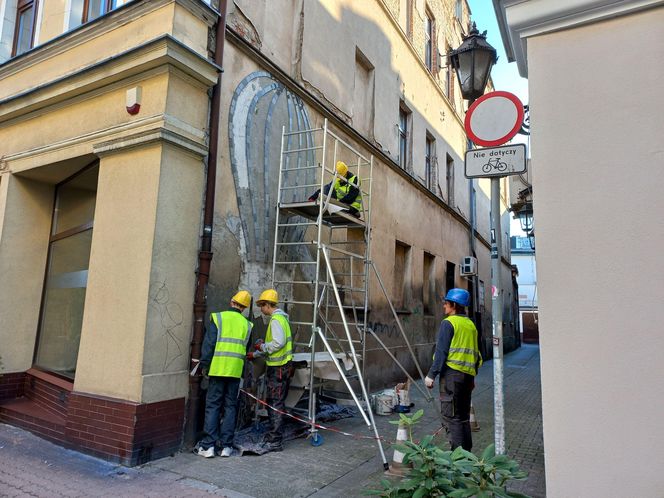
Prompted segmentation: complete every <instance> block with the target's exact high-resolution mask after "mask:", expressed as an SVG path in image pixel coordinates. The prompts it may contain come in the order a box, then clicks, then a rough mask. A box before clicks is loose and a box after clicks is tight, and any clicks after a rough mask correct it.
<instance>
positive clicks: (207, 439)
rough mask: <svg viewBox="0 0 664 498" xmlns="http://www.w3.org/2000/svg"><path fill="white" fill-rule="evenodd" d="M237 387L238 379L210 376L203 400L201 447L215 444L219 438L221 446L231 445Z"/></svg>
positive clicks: (233, 431) (238, 384) (227, 446)
mask: <svg viewBox="0 0 664 498" xmlns="http://www.w3.org/2000/svg"><path fill="white" fill-rule="evenodd" d="M239 389H240V379H237V378H235V377H215V376H210V383H209V386H208V390H207V398H206V400H205V425H204V427H203V431H204V432H205V436H204V437H203V439H201V442H200V443H199V445H200V446H201V447H202V448H203V449H208V448H210V447H211V446H215V443H216V442H217V441H219V440H220V439H221V446H222V448H232V447H233V436H234V435H235V419H236V417H237V395H238V391H239ZM222 412H223V413H222ZM222 415H223V419H222Z"/></svg>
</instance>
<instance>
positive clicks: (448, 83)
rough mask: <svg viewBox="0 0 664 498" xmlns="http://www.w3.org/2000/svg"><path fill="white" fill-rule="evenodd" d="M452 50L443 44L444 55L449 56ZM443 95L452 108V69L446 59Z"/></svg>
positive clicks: (448, 59) (448, 60)
mask: <svg viewBox="0 0 664 498" xmlns="http://www.w3.org/2000/svg"><path fill="white" fill-rule="evenodd" d="M451 50H452V49H451V48H450V46H449V45H448V44H445V53H446V54H449V53H450V51H451ZM445 95H446V96H447V98H448V99H449V101H450V102H451V103H452V106H454V68H453V67H452V64H450V58H449V57H448V58H447V65H446V66H445Z"/></svg>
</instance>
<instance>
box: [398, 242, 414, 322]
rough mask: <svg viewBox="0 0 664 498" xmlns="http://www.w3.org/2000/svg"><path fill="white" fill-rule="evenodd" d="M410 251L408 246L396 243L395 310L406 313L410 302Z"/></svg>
mask: <svg viewBox="0 0 664 498" xmlns="http://www.w3.org/2000/svg"><path fill="white" fill-rule="evenodd" d="M410 251H411V248H410V246H409V245H408V244H404V243H403V242H400V241H398V240H397V241H396V242H395V245H394V308H395V309H396V310H397V311H405V310H406V309H407V307H408V303H409V302H410V294H411V289H410V282H411V270H410Z"/></svg>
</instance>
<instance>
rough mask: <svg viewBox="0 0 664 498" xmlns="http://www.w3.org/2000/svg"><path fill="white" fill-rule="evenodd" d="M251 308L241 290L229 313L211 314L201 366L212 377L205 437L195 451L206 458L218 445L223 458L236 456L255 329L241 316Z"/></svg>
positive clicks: (245, 293)
mask: <svg viewBox="0 0 664 498" xmlns="http://www.w3.org/2000/svg"><path fill="white" fill-rule="evenodd" d="M250 305H251V295H250V294H249V293H248V292H247V291H244V290H241V291H239V292H238V293H237V294H235V295H234V296H233V298H232V299H231V302H230V308H229V309H228V310H227V311H222V312H221V313H219V312H217V313H211V314H210V325H209V327H207V331H206V333H205V338H204V339H203V348H202V352H201V365H202V367H203V371H204V372H205V370H207V374H208V377H209V384H208V389H207V397H206V399H205V425H204V427H203V431H204V433H205V435H204V437H203V439H201V440H200V442H199V443H198V444H197V445H196V446H195V447H194V452H195V453H196V454H197V455H200V456H202V457H205V458H211V457H213V456H214V454H215V446H216V445H217V444H218V443H221V444H220V446H221V448H222V450H221V456H222V457H229V456H231V454H232V453H233V436H234V435H235V422H236V417H237V400H238V393H239V390H240V379H241V378H242V370H243V368H244V361H245V357H246V355H247V349H248V348H247V345H248V344H249V338H250V337H251V327H252V323H251V322H250V321H249V320H247V319H246V318H245V317H244V316H243V315H242V312H243V311H244V310H245V309H247V308H248V307H249V306H250ZM222 414H223V419H222Z"/></svg>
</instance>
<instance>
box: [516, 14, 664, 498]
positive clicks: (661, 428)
mask: <svg viewBox="0 0 664 498" xmlns="http://www.w3.org/2000/svg"><path fill="white" fill-rule="evenodd" d="M662 26H664V8H661V7H660V8H656V9H651V10H649V11H647V12H643V13H639V14H634V15H629V16H625V17H620V18H617V19H614V20H609V21H604V22H598V23H595V24H592V25H588V26H583V27H579V28H576V29H571V30H566V31H560V32H557V33H553V34H548V35H544V36H539V37H533V38H529V39H528V68H529V87H530V96H531V101H530V104H531V112H532V121H531V122H532V160H533V162H534V163H535V162H536V174H535V175H534V177H533V178H534V180H533V181H534V186H533V188H534V192H535V197H534V209H535V215H536V223H537V270H538V285H539V306H540V308H539V310H540V313H539V320H540V321H539V326H540V341H541V349H542V357H541V362H542V394H543V399H542V403H543V411H544V413H543V415H544V443H545V458H546V473H547V496H550V497H553V498H556V497H561V498H562V497H569V496H604V497H623V496H642V497H658V496H662V490H663V489H664V476H663V475H662V473H661V472H659V471H658V470H657V469H659V468H661V467H662V466H664V452H662V444H661V443H662V441H664V424H663V423H662V421H663V420H664V403H663V402H662V400H663V399H664V382H663V381H662V379H664V367H662V359H661V351H662V350H664V334H662V331H661V326H660V324H661V323H662V321H663V320H664V312H663V311H662V303H663V302H664V285H662V282H664V262H663V261H664V260H663V259H662V245H663V244H664V225H663V222H662V220H663V219H664V218H663V217H662V213H664V197H662V191H663V190H664V173H663V172H662V168H661V166H662V159H663V158H664V156H663V153H662V115H664V99H663V98H662V92H661V89H662V81H663V80H664V68H663V66H662V64H661V63H659V62H661V61H662V60H664V30H663V29H662ZM617 61H619V62H617ZM655 61H659V62H655Z"/></svg>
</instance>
